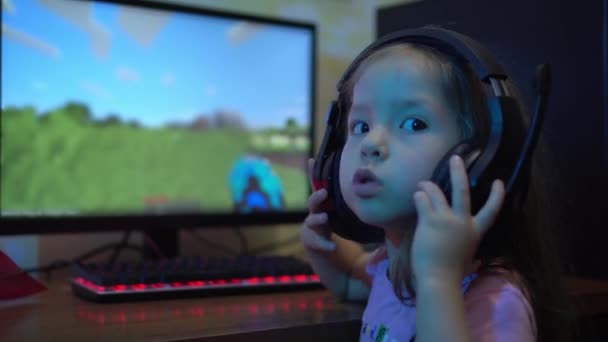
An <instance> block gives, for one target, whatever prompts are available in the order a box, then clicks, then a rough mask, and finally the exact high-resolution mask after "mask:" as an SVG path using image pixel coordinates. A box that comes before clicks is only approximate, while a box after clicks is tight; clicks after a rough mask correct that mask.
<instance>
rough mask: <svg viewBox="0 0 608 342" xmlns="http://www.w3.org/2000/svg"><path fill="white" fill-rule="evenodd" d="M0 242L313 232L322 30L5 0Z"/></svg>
mask: <svg viewBox="0 0 608 342" xmlns="http://www.w3.org/2000/svg"><path fill="white" fill-rule="evenodd" d="M2 6H3V9H2V70H1V74H2V89H1V90H2V91H1V107H2V114H1V134H2V136H1V139H2V140H1V141H2V145H1V149H0V152H1V163H0V167H1V169H0V172H1V173H0V183H1V184H0V185H1V187H0V194H1V196H0V200H1V202H0V218H1V220H2V222H1V227H0V235H7V234H29V233H55V232H70V231H80V232H82V231H85V232H88V231H104V230H124V229H134V230H138V229H161V228H162V229H167V230H172V229H176V228H189V227H190V228H192V227H205V226H232V225H261V224H268V223H289V222H298V221H301V220H302V219H303V218H304V217H305V214H306V211H307V207H306V201H307V198H308V195H309V193H310V185H309V182H308V178H307V172H306V164H307V159H308V158H309V157H310V156H312V152H313V137H314V133H313V129H314V127H315V126H314V108H315V45H316V33H315V32H316V31H315V26H314V25H313V24H311V23H304V22H292V21H286V20H279V19H271V18H262V17H257V16H251V15H243V14H236V13H229V12H223V11H217V10H210V9H202V8H195V7H188V6H185V5H177V4H173V3H172V4H168V3H160V2H151V1H134V0H133V1H126V0H94V1H92V0H87V1H84V0H39V1H34V0H9V1H3V2H2Z"/></svg>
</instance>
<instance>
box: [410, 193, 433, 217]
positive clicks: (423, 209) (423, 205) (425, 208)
mask: <svg viewBox="0 0 608 342" xmlns="http://www.w3.org/2000/svg"><path fill="white" fill-rule="evenodd" d="M414 204H415V205H416V212H418V220H419V221H424V220H425V218H426V217H429V216H430V214H431V210H432V207H431V200H430V199H429V196H428V195H427V194H426V192H424V191H416V192H415V193H414Z"/></svg>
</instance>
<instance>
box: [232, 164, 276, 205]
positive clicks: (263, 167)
mask: <svg viewBox="0 0 608 342" xmlns="http://www.w3.org/2000/svg"><path fill="white" fill-rule="evenodd" d="M229 182H230V189H231V192H232V200H233V203H234V207H235V209H236V210H237V211H240V212H252V211H275V210H283V209H284V204H283V202H284V201H283V186H282V184H281V179H280V178H279V176H278V175H277V174H276V173H275V172H274V170H273V169H272V165H271V164H270V163H269V162H268V160H267V159H265V158H262V157H258V156H253V155H248V156H244V157H242V158H239V159H237V160H236V161H235V163H234V165H233V167H232V171H231V173H230V177H229Z"/></svg>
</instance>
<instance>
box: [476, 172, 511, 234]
mask: <svg viewBox="0 0 608 342" xmlns="http://www.w3.org/2000/svg"><path fill="white" fill-rule="evenodd" d="M504 198H505V188H504V184H503V182H502V181H501V180H499V179H497V180H495V181H494V183H492V190H491V191H490V197H489V198H488V200H487V201H486V203H485V204H484V205H483V207H482V208H481V209H479V212H478V213H477V215H475V217H474V218H473V222H474V224H475V228H476V229H477V231H478V233H479V236H483V234H484V233H485V232H486V231H487V230H488V229H489V228H490V227H491V226H492V224H494V220H495V219H496V216H498V213H499V212H500V208H501V207H502V202H503V201H504Z"/></svg>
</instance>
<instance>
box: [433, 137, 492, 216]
mask: <svg viewBox="0 0 608 342" xmlns="http://www.w3.org/2000/svg"><path fill="white" fill-rule="evenodd" d="M479 146H480V145H479V144H478V143H477V142H476V141H474V140H466V141H464V142H461V143H459V144H457V145H456V146H454V147H453V148H452V149H451V150H450V151H448V153H446V154H445V155H444V156H443V158H441V160H440V161H439V163H438V164H437V167H436V168H435V171H434V172H433V176H432V177H431V181H432V182H433V183H435V184H436V185H437V186H438V187H439V188H440V189H441V191H442V192H443V194H444V195H445V197H446V199H447V201H448V203H450V205H451V204H452V180H451V178H450V158H451V157H452V156H453V155H458V156H460V157H461V158H462V160H463V162H464V166H465V169H466V171H467V175H468V174H469V171H470V170H471V168H472V167H473V164H475V162H476V161H477V159H478V158H479V156H480V155H481V152H482V149H481V147H479ZM472 181H473V180H471V179H470V178H469V189H470V193H471V199H473V198H476V196H475V194H474V192H475V190H476V187H475V185H474V183H476V180H475V182H472Z"/></svg>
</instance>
